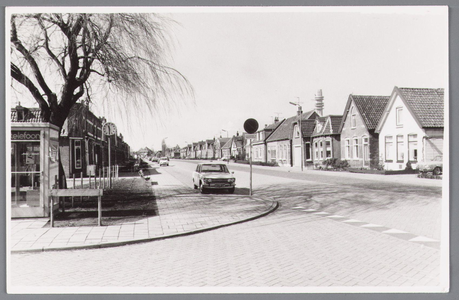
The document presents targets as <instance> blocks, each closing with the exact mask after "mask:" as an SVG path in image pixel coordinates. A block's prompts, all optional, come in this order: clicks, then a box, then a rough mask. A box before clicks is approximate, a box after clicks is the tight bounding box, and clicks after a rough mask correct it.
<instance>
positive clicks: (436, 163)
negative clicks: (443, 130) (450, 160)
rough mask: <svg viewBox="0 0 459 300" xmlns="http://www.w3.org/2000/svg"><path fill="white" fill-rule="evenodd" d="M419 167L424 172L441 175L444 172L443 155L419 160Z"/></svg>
mask: <svg viewBox="0 0 459 300" xmlns="http://www.w3.org/2000/svg"><path fill="white" fill-rule="evenodd" d="M417 168H418V169H419V172H422V173H427V172H432V174H433V175H441V174H443V156H441V155H438V156H435V157H434V158H433V159H432V160H428V161H425V162H419V163H418V167H417Z"/></svg>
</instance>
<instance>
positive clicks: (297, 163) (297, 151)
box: [293, 145, 301, 167]
mask: <svg viewBox="0 0 459 300" xmlns="http://www.w3.org/2000/svg"><path fill="white" fill-rule="evenodd" d="M293 166H294V167H301V146H300V145H298V146H295V148H293Z"/></svg>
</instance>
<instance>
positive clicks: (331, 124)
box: [312, 115, 343, 136]
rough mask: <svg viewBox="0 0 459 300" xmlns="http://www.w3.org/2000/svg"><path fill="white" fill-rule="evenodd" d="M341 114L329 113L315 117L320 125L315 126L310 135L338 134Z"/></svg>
mask: <svg viewBox="0 0 459 300" xmlns="http://www.w3.org/2000/svg"><path fill="white" fill-rule="evenodd" d="M342 119H343V116H338V115H329V116H325V117H320V118H317V119H316V124H320V125H322V126H315V128H314V133H313V134H312V136H321V135H332V134H340V128H341V127H340V125H341V120H342Z"/></svg>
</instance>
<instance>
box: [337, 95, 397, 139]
mask: <svg viewBox="0 0 459 300" xmlns="http://www.w3.org/2000/svg"><path fill="white" fill-rule="evenodd" d="M389 98H390V96H374V95H352V94H351V95H349V98H348V100H347V103H346V107H345V108H344V113H343V118H342V120H341V124H340V126H339V132H341V130H342V129H343V126H344V123H345V122H346V119H347V118H348V115H349V112H350V107H351V104H352V102H354V105H355V107H356V108H357V111H358V113H359V115H360V116H361V117H362V120H363V122H364V124H365V126H366V127H367V129H368V130H373V129H375V128H376V126H377V125H378V123H379V120H381V116H382V115H383V113H384V110H385V108H386V106H387V103H388V102H389Z"/></svg>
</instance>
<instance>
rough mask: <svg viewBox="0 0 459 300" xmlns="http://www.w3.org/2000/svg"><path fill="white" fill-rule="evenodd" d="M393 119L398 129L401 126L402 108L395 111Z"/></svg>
mask: <svg viewBox="0 0 459 300" xmlns="http://www.w3.org/2000/svg"><path fill="white" fill-rule="evenodd" d="M395 119H396V123H397V126H398V127H401V126H403V107H397V108H396V109H395Z"/></svg>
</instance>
